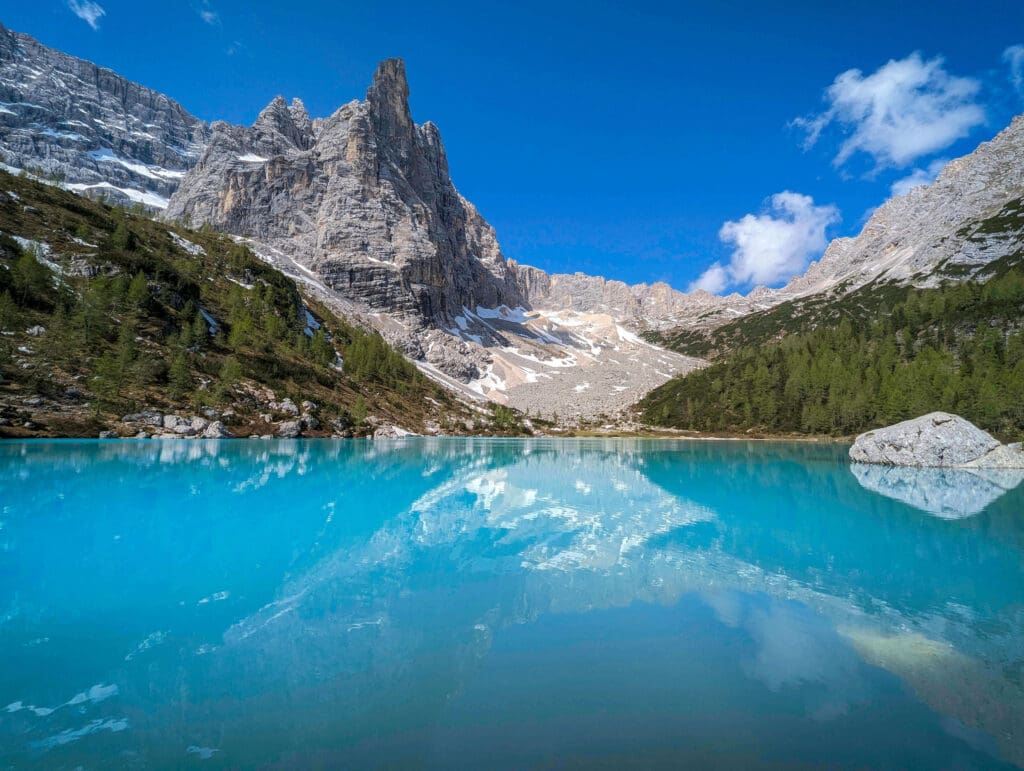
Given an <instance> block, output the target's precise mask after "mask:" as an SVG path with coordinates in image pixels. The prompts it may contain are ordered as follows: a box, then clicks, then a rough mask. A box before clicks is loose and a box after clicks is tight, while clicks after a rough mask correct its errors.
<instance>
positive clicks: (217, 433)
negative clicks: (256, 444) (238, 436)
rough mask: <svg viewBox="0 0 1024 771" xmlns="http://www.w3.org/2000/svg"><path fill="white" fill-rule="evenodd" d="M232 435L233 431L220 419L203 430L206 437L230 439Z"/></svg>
mask: <svg viewBox="0 0 1024 771" xmlns="http://www.w3.org/2000/svg"><path fill="white" fill-rule="evenodd" d="M232 436H233V435H232V433H231V432H230V431H228V430H227V428H225V427H224V424H223V423H221V422H220V421H219V420H215V421H214V422H213V423H211V424H210V425H208V426H207V427H206V429H205V430H204V431H203V438H204V439H230V438H231V437H232Z"/></svg>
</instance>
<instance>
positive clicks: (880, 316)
mask: <svg viewBox="0 0 1024 771" xmlns="http://www.w3.org/2000/svg"><path fill="white" fill-rule="evenodd" d="M762 298H763V299H767V300H768V301H771V302H772V307H770V308H767V309H763V310H760V311H757V312H752V313H747V314H745V315H743V316H742V317H741V318H738V319H735V320H733V321H730V322H728V323H726V324H721V325H718V326H717V327H716V328H714V329H707V328H705V329H700V328H693V327H691V328H679V329H675V330H672V331H670V332H665V333H661V334H660V335H659V336H658V339H660V340H661V342H663V343H664V344H666V345H669V346H671V347H674V348H676V349H677V350H680V351H685V352H687V353H689V354H695V355H700V356H707V357H709V358H711V359H713V360H714V361H715V363H714V364H713V365H712V366H710V367H708V368H706V369H704V370H702V371H701V372H699V373H696V374H692V375H690V376H688V377H685V378H680V379H675V380H672V381H670V382H668V383H666V384H665V385H663V386H661V387H659V388H657V389H655V390H654V391H652V392H651V393H650V394H648V395H647V396H646V397H645V399H644V400H643V401H642V402H641V404H640V407H641V410H642V412H643V415H644V419H645V421H647V422H649V423H653V424H659V425H665V426H671V427H676V428H687V429H697V430H702V431H709V430H710V431H730V432H735V431H759V430H760V431H767V432H780V431H786V432H800V433H833V434H840V435H849V434H854V433H859V432H861V431H864V430H868V429H871V428H876V427H879V426H882V425H887V424H890V423H894V422H897V421H900V420H905V419H907V418H912V417H916V416H918V415H921V414H925V413H928V412H933V411H936V410H945V411H950V412H955V413H957V414H961V415H964V416H966V417H967V418H968V419H970V420H973V421H974V422H976V423H978V424H979V425H981V426H983V427H985V428H986V429H987V430H990V431H992V432H994V433H996V434H998V435H999V436H1000V437H1002V438H1005V439H1008V440H1014V441H1016V440H1019V439H1020V438H1021V437H1022V436H1024V411H1022V410H1021V404H1024V321H1022V320H1024V117H1018V118H1016V119H1014V121H1013V122H1012V123H1011V125H1010V126H1009V127H1008V128H1006V129H1005V130H1004V131H1002V132H1000V133H999V135H997V136H996V137H995V138H994V139H993V140H991V141H990V142H986V143H984V144H982V145H981V146H979V147H978V148H977V149H976V150H975V151H974V152H972V153H971V154H969V155H967V156H964V157H963V158H959V159H957V160H955V161H952V162H950V163H949V164H948V165H947V166H946V168H945V169H944V170H943V172H942V173H941V174H940V175H939V177H938V179H937V180H936V181H935V182H934V183H932V184H931V185H927V186H922V187H918V188H915V189H913V190H911V191H910V192H909V193H908V194H907V195H904V196H901V197H898V198H893V199H892V200H890V201H888V202H887V203H886V204H884V205H883V206H882V207H880V208H879V209H878V210H877V211H876V212H875V213H874V215H873V216H872V217H871V218H870V220H869V221H868V223H867V225H865V227H864V229H863V230H862V231H861V233H860V234H859V235H858V236H857V237H855V238H842V239H836V240H835V241H833V242H832V244H830V245H829V247H828V249H827V250H826V252H825V255H824V256H823V257H822V259H821V261H820V262H818V263H816V264H814V265H812V266H811V267H810V269H809V270H808V271H807V272H806V273H805V274H804V275H803V276H798V277H797V278H795V279H793V281H791V282H790V283H789V284H788V285H787V286H786V287H785V288H783V289H782V290H778V291H774V292H772V291H769V292H766V293H764V294H763V295H762ZM780 300H781V302H780Z"/></svg>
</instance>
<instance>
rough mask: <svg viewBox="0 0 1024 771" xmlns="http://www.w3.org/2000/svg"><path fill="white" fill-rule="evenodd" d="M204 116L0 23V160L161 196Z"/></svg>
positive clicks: (83, 189) (158, 199)
mask: <svg viewBox="0 0 1024 771" xmlns="http://www.w3.org/2000/svg"><path fill="white" fill-rule="evenodd" d="M207 136H208V128H207V125H206V124H205V123H204V122H203V121H201V120H199V119H197V118H195V117H193V116H191V115H189V114H188V113H187V112H186V111H185V110H184V108H182V106H181V105H179V104H178V103H177V102H174V101H172V100H171V99H168V98H167V97H166V96H164V95H163V94H160V93H157V92H156V91H152V90H151V89H148V88H145V87H143V86H140V85H138V84H136V83H132V82H130V81H128V80H125V79H124V78H122V77H121V76H119V75H118V74H117V73H114V72H112V71H110V70H108V69H104V68H102V67H97V66H96V65H94V64H91V63H90V62H87V61H83V60H82V59H76V58H74V57H72V56H68V55H67V54H63V53H61V52H59V51H55V50H53V49H52V48H47V47H46V46H44V45H42V44H40V43H39V41H37V40H35V39H34V38H32V37H29V36H28V35H23V34H20V33H17V32H12V31H11V30H8V29H6V28H4V27H3V26H2V25H0V161H2V162H3V164H4V166H5V167H6V168H7V170H8V171H11V170H14V171H15V172H17V171H19V170H22V169H30V170H33V171H34V172H35V173H36V174H38V175H40V176H43V177H44V178H47V179H49V180H52V181H58V182H61V183H63V184H64V185H65V186H66V187H67V188H68V189H70V190H73V191H75V192H79V193H85V194H88V195H92V196H103V197H105V198H108V199H110V200H112V201H117V202H119V203H141V204H143V205H145V206H148V207H154V208H160V207H162V206H166V204H167V198H168V196H170V194H171V192H173V190H174V188H175V187H177V184H178V182H179V181H180V180H181V178H182V177H183V176H184V173H185V171H187V170H188V169H189V168H190V167H192V166H193V165H194V164H195V162H196V160H197V159H198V156H199V153H200V152H201V151H202V148H203V146H204V145H205V143H206V141H207Z"/></svg>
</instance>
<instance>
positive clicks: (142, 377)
mask: <svg viewBox="0 0 1024 771" xmlns="http://www.w3.org/2000/svg"><path fill="white" fill-rule="evenodd" d="M307 311H308V312H309V314H310V316H311V317H312V318H313V322H312V323H309V318H310V317H309V316H307ZM0 332H2V334H0V435H2V434H7V435H26V434H43V435H70V436H76V435H82V436H95V435H96V432H97V431H98V430H101V429H103V428H105V427H110V426H112V425H118V423H117V421H118V419H119V417H120V416H121V415H123V414H125V413H128V412H136V411H138V410H141V409H157V410H161V411H165V412H167V411H178V412H179V413H182V414H185V413H188V414H200V413H201V412H202V411H209V410H215V411H216V413H217V414H218V416H220V415H223V421H224V423H225V424H227V425H228V427H229V430H231V431H232V432H233V433H236V434H237V435H243V436H248V435H249V433H267V432H270V431H271V430H272V426H271V424H270V422H269V421H267V420H265V418H266V416H267V414H268V413H270V412H272V410H269V409H268V408H267V406H266V405H267V403H268V402H272V401H273V400H275V399H276V400H283V399H285V398H286V397H287V398H290V399H292V400H293V401H294V402H295V403H296V404H298V403H300V402H301V401H303V400H309V401H312V402H314V403H315V404H316V405H318V410H317V414H318V416H319V419H318V421H314V422H317V423H319V425H318V426H315V427H311V428H309V429H308V430H307V432H306V433H307V435H330V434H331V433H334V432H337V431H342V432H349V433H352V434H355V435H359V434H361V433H365V432H366V431H368V430H370V428H371V420H372V419H373V418H377V419H378V420H379V421H380V422H390V423H396V424H399V425H401V426H403V427H405V428H407V429H411V430H417V431H420V430H423V428H424V426H425V425H426V424H427V422H428V421H431V422H432V423H434V424H436V425H437V426H439V427H440V428H441V429H442V430H449V431H453V430H462V431H465V430H466V428H465V427H466V425H467V421H469V422H468V425H470V426H472V425H473V424H472V420H473V419H476V420H477V421H478V422H479V421H481V420H486V416H484V418H483V419H481V418H480V416H478V415H476V414H475V413H473V412H472V411H471V410H470V409H469V408H467V407H466V406H465V405H463V404H461V403H459V402H457V401H456V400H454V399H452V398H451V396H450V395H449V394H448V393H447V392H446V391H445V390H443V389H442V388H440V387H439V386H437V385H436V384H434V383H433V382H431V381H429V380H428V379H426V378H425V377H424V376H423V375H422V374H420V372H419V371H418V370H417V369H416V368H415V367H414V366H413V365H412V364H411V363H409V362H408V361H406V360H405V359H404V358H403V357H402V356H401V355H399V354H398V353H397V352H396V351H395V350H393V349H392V348H390V347H389V346H388V345H387V344H386V343H385V342H384V341H383V340H382V339H381V338H380V337H379V336H378V335H376V334H375V333H369V332H366V331H364V330H361V329H359V328H357V327H355V326H353V325H352V324H350V323H347V322H346V321H345V320H344V319H342V318H339V317H337V316H336V315H334V314H333V313H332V312H331V311H330V310H329V309H328V308H326V307H324V306H323V305H321V304H319V303H316V302H314V301H311V300H309V299H305V300H303V298H302V297H301V295H300V292H299V289H298V287H297V286H296V284H295V282H293V281H292V280H291V279H290V278H287V277H286V276H284V275H283V274H281V273H280V272H278V271H276V270H274V269H273V268H271V267H270V266H268V265H266V264H265V263H263V262H262V261H260V260H259V259H257V258H256V257H255V256H254V255H253V254H252V253H251V252H250V251H249V250H248V249H247V248H245V247H244V246H240V245H238V244H235V243H234V242H233V241H231V240H230V239H229V238H227V237H224V236H222V235H218V234H216V233H213V232H206V231H204V232H193V231H189V230H187V229H185V228H181V227H174V226H168V225H165V224H162V223H158V222H155V221H154V220H152V219H150V218H148V217H147V216H145V215H144V213H142V212H141V211H139V212H133V211H126V210H124V209H120V208H116V207H110V206H107V205H104V204H103V203H99V202H95V201H90V200H87V199H84V198H81V197H79V196H76V195H73V194H71V193H67V192H65V191H62V190H60V189H58V188H56V187H52V186H49V185H44V184H41V183H39V182H36V181H33V180H31V179H28V178H25V177H14V176H11V175H9V174H6V173H3V172H0ZM339 356H340V357H341V359H343V360H344V363H343V365H342V366H340V367H339V364H341V361H340V360H339V358H338V357H339ZM261 416H263V417H261ZM286 417H287V416H286V415H283V416H276V417H275V418H274V420H275V421H277V420H278V419H279V418H280V419H283V418H286ZM26 422H27V423H29V426H27V427H26V426H25V423H26ZM506 422H507V421H506ZM479 425H480V426H481V427H483V423H479Z"/></svg>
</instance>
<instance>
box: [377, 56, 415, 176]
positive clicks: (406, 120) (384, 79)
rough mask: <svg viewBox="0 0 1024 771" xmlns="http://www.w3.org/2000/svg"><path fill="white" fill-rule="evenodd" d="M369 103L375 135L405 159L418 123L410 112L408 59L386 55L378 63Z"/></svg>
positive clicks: (410, 150) (410, 149) (409, 151)
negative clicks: (406, 64)
mask: <svg viewBox="0 0 1024 771" xmlns="http://www.w3.org/2000/svg"><path fill="white" fill-rule="evenodd" d="M366 103H367V105H369V107H370V117H371V119H372V121H373V128H374V132H375V133H376V135H377V136H378V137H379V138H381V139H383V140H384V146H385V147H387V148H388V149H390V150H391V151H393V152H396V153H397V155H398V156H399V157H401V158H403V159H405V158H408V157H409V155H410V153H411V152H412V146H413V142H414V138H415V137H414V134H415V126H414V124H413V122H412V114H411V113H410V112H409V81H408V80H406V77H405V62H404V61H402V60H401V59H385V60H384V61H382V62H381V63H380V64H378V65H377V71H376V72H375V73H374V75H373V82H372V83H371V84H370V87H369V88H368V89H367V91H366Z"/></svg>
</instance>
